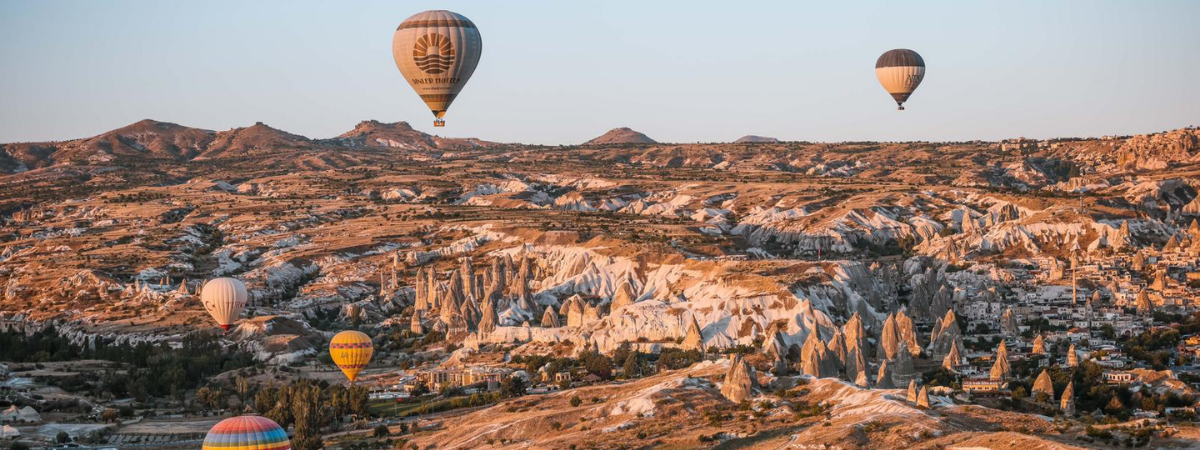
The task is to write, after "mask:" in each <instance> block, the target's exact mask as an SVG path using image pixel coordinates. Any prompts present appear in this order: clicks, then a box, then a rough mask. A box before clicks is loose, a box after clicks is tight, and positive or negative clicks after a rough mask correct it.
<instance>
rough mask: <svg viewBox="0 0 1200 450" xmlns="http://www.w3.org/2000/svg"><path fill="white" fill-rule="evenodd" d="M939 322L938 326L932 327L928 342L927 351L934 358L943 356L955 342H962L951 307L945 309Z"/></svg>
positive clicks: (960, 332)
mask: <svg viewBox="0 0 1200 450" xmlns="http://www.w3.org/2000/svg"><path fill="white" fill-rule="evenodd" d="M939 324H940V327H939V326H935V327H934V330H933V333H934V334H933V338H932V339H930V342H929V353H930V355H932V357H934V358H942V357H945V356H946V355H947V354H949V353H950V349H951V348H953V347H954V346H955V345H956V343H957V344H961V343H962V330H961V329H959V327H958V316H957V315H955V314H954V310H953V309H950V310H947V311H946V315H945V317H943V318H942V319H941V321H940V322H939Z"/></svg>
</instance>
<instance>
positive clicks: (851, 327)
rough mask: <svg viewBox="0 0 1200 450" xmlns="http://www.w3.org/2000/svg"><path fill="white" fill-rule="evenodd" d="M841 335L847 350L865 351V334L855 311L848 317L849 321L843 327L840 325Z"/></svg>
mask: <svg viewBox="0 0 1200 450" xmlns="http://www.w3.org/2000/svg"><path fill="white" fill-rule="evenodd" d="M842 335H843V336H844V337H845V340H846V347H847V348H850V347H858V348H860V349H866V342H867V334H866V332H865V331H864V330H863V323H862V318H861V317H859V315H858V312H857V311H855V312H854V314H853V315H851V316H850V320H847V321H846V324H845V325H842Z"/></svg>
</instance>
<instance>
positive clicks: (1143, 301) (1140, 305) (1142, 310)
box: [1137, 290, 1154, 316]
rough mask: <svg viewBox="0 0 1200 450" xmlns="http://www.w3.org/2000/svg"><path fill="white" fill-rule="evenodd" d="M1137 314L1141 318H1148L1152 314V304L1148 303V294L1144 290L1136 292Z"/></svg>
mask: <svg viewBox="0 0 1200 450" xmlns="http://www.w3.org/2000/svg"><path fill="white" fill-rule="evenodd" d="M1137 312H1138V314H1140V315H1143V316H1149V315H1151V314H1152V313H1153V312H1154V303H1152V302H1150V294H1149V293H1148V292H1146V291H1145V290H1143V291H1141V292H1138V295H1137Z"/></svg>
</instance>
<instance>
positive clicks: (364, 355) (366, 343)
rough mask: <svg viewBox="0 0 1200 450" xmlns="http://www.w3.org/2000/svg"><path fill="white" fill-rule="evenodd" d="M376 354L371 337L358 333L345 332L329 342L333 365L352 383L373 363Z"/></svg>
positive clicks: (352, 331)
mask: <svg viewBox="0 0 1200 450" xmlns="http://www.w3.org/2000/svg"><path fill="white" fill-rule="evenodd" d="M374 354H375V346H374V345H372V344H371V337H370V336H367V335H366V334H363V333H361V332H358V331H354V330H347V331H343V332H341V333H338V334H336V335H334V336H333V340H332V341H329V356H331V357H333V363H334V364H337V366H338V368H339V369H342V373H344V374H346V378H349V379H350V382H351V383H353V382H354V380H355V379H357V378H358V373H359V372H361V371H362V370H363V369H365V368H366V367H367V363H370V362H371V356H372V355H374Z"/></svg>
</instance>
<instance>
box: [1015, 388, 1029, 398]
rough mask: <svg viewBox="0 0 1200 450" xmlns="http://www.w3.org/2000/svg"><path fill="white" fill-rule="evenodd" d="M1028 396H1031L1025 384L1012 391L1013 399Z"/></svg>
mask: <svg viewBox="0 0 1200 450" xmlns="http://www.w3.org/2000/svg"><path fill="white" fill-rule="evenodd" d="M1028 396H1029V393H1028V392H1026V391H1025V387H1024V386H1020V387H1017V388H1016V389H1013V391H1012V398H1013V400H1020V399H1023V398H1025V397H1028Z"/></svg>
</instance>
